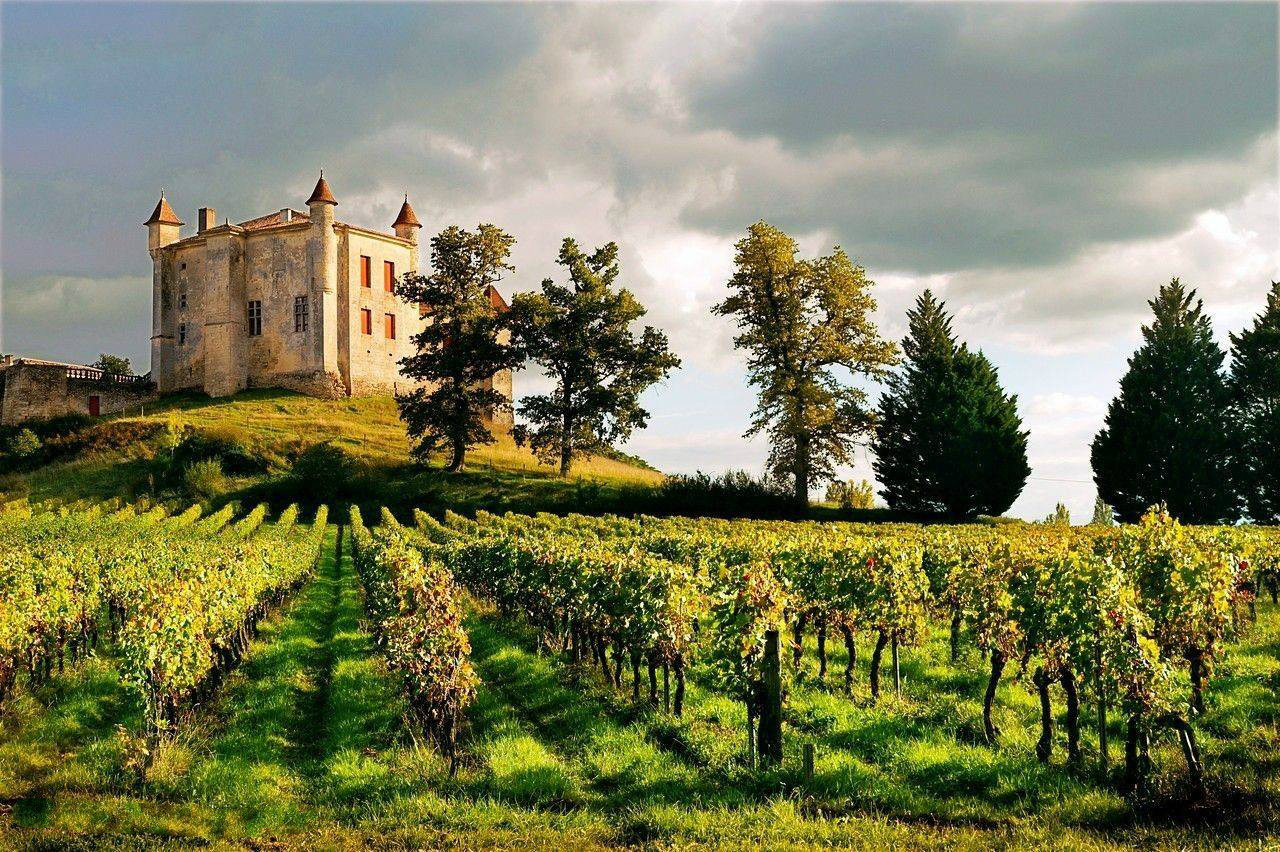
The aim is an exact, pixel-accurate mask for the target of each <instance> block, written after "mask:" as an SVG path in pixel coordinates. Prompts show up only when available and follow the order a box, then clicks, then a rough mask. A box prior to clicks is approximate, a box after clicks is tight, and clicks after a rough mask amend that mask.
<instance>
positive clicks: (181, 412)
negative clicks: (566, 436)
mask: <svg viewBox="0 0 1280 852" xmlns="http://www.w3.org/2000/svg"><path fill="white" fill-rule="evenodd" d="M116 422H120V423H129V422H144V423H154V424H159V425H163V426H172V427H174V428H176V429H182V428H184V427H194V428H196V429H215V430H216V429H221V430H233V431H235V432H236V433H238V434H242V435H244V436H246V437H247V438H248V439H249V440H251V441H252V442H253V443H254V444H255V446H256V448H257V449H259V450H260V451H261V452H262V453H263V454H264V455H266V456H267V457H270V458H274V459H278V460H280V459H283V458H284V457H285V456H286V455H287V454H288V453H289V452H290V451H291V450H292V451H296V450H297V449H298V448H299V447H301V446H305V445H308V444H315V443H320V442H324V441H328V442H332V443H333V444H335V445H336V446H338V447H341V448H342V449H343V450H345V451H346V452H347V453H349V454H350V455H351V456H353V457H354V458H355V459H356V461H357V462H358V464H359V466H360V469H361V473H362V476H361V477H360V481H359V483H357V484H358V485H359V486H360V489H361V492H360V493H359V494H356V495H352V496H353V497H355V498H356V499H357V501H358V502H361V503H364V504H367V505H369V506H378V505H388V506H391V507H393V508H396V509H397V510H405V511H407V510H408V509H409V508H410V507H417V508H424V509H437V510H438V509H443V508H445V507H448V508H453V509H456V510H459V511H466V510H474V509H477V508H485V509H489V510H490V511H498V512H502V511H507V510H515V511H526V512H527V511H544V510H545V511H560V512H564V511H580V510H592V509H595V510H603V509H618V508H621V507H622V506H625V505H626V504H627V502H628V501H630V500H632V499H634V495H635V494H637V493H641V494H642V493H643V492H645V491H647V490H649V489H651V488H652V487H653V486H655V485H657V484H658V483H660V482H661V481H662V479H663V476H662V474H660V473H658V472H657V471H654V470H652V469H649V468H646V467H643V466H640V465H638V464H632V463H629V462H627V461H625V460H620V459H613V458H604V457H598V456H596V457H593V456H587V457H585V458H583V459H582V460H581V461H579V462H576V463H575V465H574V469H573V472H572V474H571V475H570V476H569V477H568V478H564V477H560V476H559V475H558V474H557V471H556V468H554V467H552V466H549V465H546V464H542V463H540V462H539V461H538V460H537V459H536V458H534V456H533V455H532V454H531V453H530V452H529V451H528V450H526V449H523V448H521V447H518V446H516V445H515V442H514V441H513V440H512V439H511V436H510V435H509V434H506V433H501V434H497V435H495V442H494V443H493V444H489V445H487V446H479V447H476V448H474V449H473V450H472V451H471V453H470V454H469V455H468V465H467V469H466V471H464V472H462V473H460V474H450V475H446V474H444V472H443V471H442V470H441V469H440V468H439V467H438V466H433V467H423V466H421V465H417V464H412V463H411V462H410V459H409V442H408V439H407V438H406V436H405V431H404V424H403V423H402V422H401V421H400V419H399V416H398V414H397V411H396V404H395V400H394V399H393V398H391V397H389V396H387V397H363V398H353V399H344V400H336V401H334V400H320V399H314V398H312V397H307V396H302V395H300V394H296V393H291V392H288V391H281V390H255V391H246V392H243V393H240V394H237V395H236V396H234V397H230V398H226V399H218V400H212V399H209V398H207V397H203V396H195V395H179V396H174V397H167V398H165V399H164V400H161V401H159V402H157V403H156V404H155V405H148V406H145V407H144V408H143V409H140V410H135V411H130V412H128V415H127V416H124V417H121V418H117V421H116ZM161 444H162V439H155V440H151V441H142V442H138V443H136V444H131V445H127V446H124V447H121V448H119V449H117V450H115V451H111V452H98V453H93V454H87V455H82V456H80V457H77V458H74V459H71V460H68V461H62V462H58V463H55V464H50V465H47V466H44V467H40V468H37V469H35V470H33V471H30V472H27V473H21V474H10V475H8V476H5V477H0V493H9V494H27V495H29V496H30V497H31V499H33V500H51V499H56V500H62V501H67V502H70V501H74V500H78V499H93V500H103V499H109V498H111V497H117V496H124V497H126V498H134V497H139V496H144V495H145V496H159V497H161V498H166V497H167V498H174V499H181V498H182V496H183V495H180V494H175V493H166V492H165V490H164V487H163V486H162V485H161V484H158V483H156V482H155V481H154V476H153V474H152V473H151V470H152V465H150V464H149V462H150V461H151V460H152V459H153V458H154V457H155V456H156V454H157V453H160V452H163V449H162V447H161V446H160V445H161ZM283 464H284V463H283V462H282V461H278V462H277V463H276V464H275V465H274V466H273V469H272V470H268V471H266V472H264V473H262V474H255V475H249V476H239V477H231V479H230V483H229V485H230V488H229V490H228V492H227V493H226V494H225V495H224V496H223V497H222V498H221V499H220V501H218V502H225V501H227V500H233V499H235V500H240V501H242V502H246V503H249V502H254V501H257V500H263V499H266V500H272V501H273V502H279V503H281V504H282V506H281V507H280V508H282V507H283V504H286V503H288V502H291V501H292V500H294V499H299V498H302V499H305V496H306V495H298V494H294V493H290V491H289V485H288V483H287V482H286V481H285V474H286V473H287V470H286V469H284V468H283V467H282V465H283Z"/></svg>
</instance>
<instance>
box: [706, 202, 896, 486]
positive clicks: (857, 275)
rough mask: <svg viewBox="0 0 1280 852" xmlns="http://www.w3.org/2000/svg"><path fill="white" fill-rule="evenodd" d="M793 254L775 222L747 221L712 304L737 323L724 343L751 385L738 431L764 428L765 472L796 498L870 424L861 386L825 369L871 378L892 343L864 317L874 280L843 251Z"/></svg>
mask: <svg viewBox="0 0 1280 852" xmlns="http://www.w3.org/2000/svg"><path fill="white" fill-rule="evenodd" d="M798 255H799V250H798V247H797V246H796V242H795V240H793V239H792V238H791V237H789V236H787V235H786V234H785V233H783V232H782V231H780V230H779V229H777V228H775V227H773V226H772V225H769V224H767V223H765V222H757V223H756V224H754V225H752V226H751V227H750V228H749V229H748V231H747V236H746V237H745V238H743V239H742V240H740V241H739V242H738V244H737V254H736V255H735V258H734V265H735V271H734V274H733V277H732V278H731V279H729V291H730V294H729V296H728V298H726V299H725V300H724V301H723V302H720V303H719V304H718V305H716V306H715V307H714V308H713V309H712V310H713V311H714V312H715V313H717V314H720V315H721V316H731V317H733V318H734V320H735V321H736V322H737V325H738V329H739V334H738V335H737V336H736V337H735V338H734V341H733V342H734V346H736V347H737V348H738V349H743V350H746V352H747V353H748V357H747V376H748V380H749V381H750V382H751V384H753V385H755V386H756V388H758V390H759V400H758V402H757V405H756V410H755V413H754V414H753V417H752V421H751V428H750V429H749V430H748V431H747V436H748V437H749V436H751V435H755V434H759V433H761V432H767V434H768V436H769V443H770V451H769V461H768V467H769V471H770V474H771V476H773V477H774V478H775V479H777V480H779V481H784V480H786V481H790V482H791V483H792V484H793V486H794V496H795V500H796V502H797V503H801V504H805V503H807V502H808V500H809V489H810V488H811V487H813V486H815V485H818V484H821V483H822V482H824V481H827V480H829V479H831V477H832V476H833V475H834V473H835V468H836V467H837V466H838V465H842V464H848V463H849V462H850V461H851V454H852V450H853V447H854V446H855V445H856V443H857V441H858V440H859V439H861V438H863V437H865V436H866V435H867V434H868V433H869V432H870V431H871V428H872V423H873V418H874V415H873V412H872V411H871V409H870V406H868V404H867V395H866V393H865V392H864V391H863V390H861V389H860V388H856V387H852V386H850V385H847V384H844V383H843V382H842V381H841V377H840V376H839V375H837V373H836V371H835V368H843V369H844V370H845V371H847V372H848V373H849V374H852V375H853V376H867V377H871V378H879V377H880V376H882V375H884V374H885V372H886V371H887V369H888V367H889V365H891V364H893V362H894V359H895V356H896V347H895V346H894V345H893V344H892V343H891V342H887V341H885V340H882V339H881V338H880V335H879V332H878V331H877V330H876V327H875V324H874V323H873V322H872V321H871V313H872V311H874V310H875V306H876V303H875V300H874V299H873V298H872V297H871V288H872V286H874V282H872V281H871V280H869V279H868V278H867V277H866V273H865V272H864V270H863V269H862V267H860V266H857V265H855V264H854V263H853V261H852V260H850V259H849V256H848V255H847V254H845V252H844V250H842V249H841V248H839V247H836V249H835V250H834V251H833V252H832V253H831V254H829V255H826V256H825V257H818V258H814V259H812V260H806V259H802V258H800V257H799V256H798Z"/></svg>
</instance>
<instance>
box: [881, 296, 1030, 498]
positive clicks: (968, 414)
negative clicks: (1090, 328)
mask: <svg viewBox="0 0 1280 852" xmlns="http://www.w3.org/2000/svg"><path fill="white" fill-rule="evenodd" d="M944 308H945V304H944V303H942V302H939V301H937V300H936V299H935V298H934V297H933V294H932V293H931V292H929V291H928V290H926V291H925V292H924V293H923V294H921V296H920V298H919V299H917V300H916V305H915V308H914V309H912V310H910V311H908V312H907V319H908V333H907V337H906V338H905V339H904V340H903V341H902V351H903V354H904V356H905V363H904V365H903V368H902V370H900V371H899V372H898V373H896V374H894V375H893V376H892V377H890V379H889V381H888V390H887V391H886V393H885V394H884V396H883V397H881V400H880V417H879V421H878V423H877V426H876V433H875V440H874V442H873V448H874V450H875V453H876V461H875V470H876V476H877V477H878V478H879V480H880V483H881V486H882V490H881V493H882V494H883V496H884V498H885V500H886V501H887V502H888V503H889V505H890V506H891V507H893V508H895V509H902V510H906V511H914V512H944V513H946V514H948V515H953V516H956V517H965V518H968V517H973V516H974V515H978V514H988V515H999V514H1001V513H1003V512H1005V511H1006V510H1007V509H1008V508H1009V507H1010V506H1011V505H1013V501H1014V500H1016V499H1017V498H1018V495H1019V494H1020V493H1021V492H1022V487H1023V486H1024V485H1025V484H1026V480H1027V476H1028V475H1029V474H1030V473H1031V469H1030V467H1029V466H1028V465H1027V433H1026V432H1025V431H1023V429H1022V420H1021V419H1020V418H1019V417H1018V410H1017V397H1015V396H1009V395H1006V394H1005V392H1004V390H1003V389H1002V388H1001V387H1000V381H999V376H998V375H997V373H996V369H995V367H994V366H993V365H992V364H991V362H990V361H988V360H987V358H986V356H985V355H983V354H982V353H981V352H972V351H970V350H969V348H968V346H966V345H965V344H963V343H960V344H957V342H956V339H955V335H954V334H953V332H952V329H951V318H950V317H949V316H948V315H947V313H946V311H945V310H944Z"/></svg>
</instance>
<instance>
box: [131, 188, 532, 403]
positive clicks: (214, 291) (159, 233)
mask: <svg viewBox="0 0 1280 852" xmlns="http://www.w3.org/2000/svg"><path fill="white" fill-rule="evenodd" d="M337 204H338V202H337V201H336V200H335V199H334V197H333V194H332V193H331V191H330V190H329V186H328V184H327V183H326V182H325V180H324V176H323V175H321V178H320V181H319V182H318V183H317V184H316V188H315V191H314V192H312V194H311V198H310V199H308V201H307V209H308V212H306V213H302V212H300V211H296V210H292V209H289V208H285V209H283V210H280V211H279V212H277V213H272V214H269V215H267V216H261V217H259V218H257V219H251V220H249V221H247V222H241V223H239V224H231V223H230V222H224V223H223V224H222V225H218V224H217V223H216V220H215V214H214V211H213V210H211V209H209V208H202V209H201V210H200V212H199V214H198V219H199V222H198V226H197V230H196V233H195V234H192V235H191V236H188V237H185V238H183V237H181V236H180V233H179V231H180V228H181V225H182V224H183V223H182V222H180V221H179V220H178V218H177V216H176V215H175V214H174V212H173V210H172V208H171V207H170V206H169V204H168V202H167V201H166V200H165V199H164V198H163V197H161V199H160V202H159V203H158V204H157V205H156V209H155V212H153V213H152V215H151V219H150V220H148V221H147V223H146V225H147V232H148V247H149V249H150V252H151V258H152V297H153V298H152V306H153V307H152V337H151V375H152V378H153V379H154V381H155V383H156V385H157V387H158V389H159V391H160V393H170V392H173V391H178V390H184V389H195V390H202V391H204V392H206V393H208V394H209V395H210V396H226V395H228V394H232V393H235V392H236V391H239V390H243V389H245V388H251V387H282V388H289V389H293V390H297V391H301V392H303V393H307V394H311V395H314V396H321V397H338V396H361V395H373V394H379V393H392V392H395V391H397V390H404V389H405V388H406V387H409V386H412V384H413V382H412V380H410V379H407V378H406V377H405V376H404V375H402V374H401V373H400V369H399V363H398V362H399V360H400V359H401V358H403V357H405V356H406V355H410V354H412V353H413V343H412V340H411V338H412V337H413V335H415V334H416V333H417V332H418V331H420V330H421V328H422V325H423V323H424V322H426V320H425V319H424V318H423V316H422V315H421V312H420V311H419V309H418V307H417V306H415V305H408V304H406V303H404V302H403V301H401V300H400V299H399V298H398V297H397V296H396V295H395V293H394V292H392V291H391V284H392V283H393V282H394V281H395V279H396V278H398V277H399V276H401V275H403V274H405V273H408V272H417V271H418V262H419V249H418V231H419V230H420V228H421V225H420V224H419V223H418V220H417V218H416V217H415V216H414V213H413V209H412V208H411V207H410V206H409V202H408V199H407V198H406V199H405V202H404V205H403V207H402V208H401V210H400V215H399V217H397V219H396V222H395V225H394V226H393V228H394V231H395V233H394V234H387V233H382V232H379V231H373V230H368V229H365V228H359V227H356V226H354V225H349V224H346V223H344V222H338V221H336V220H335V218H334V208H335V207H336V206H337ZM493 297H495V298H496V299H497V300H498V301H499V302H500V301H501V296H498V295H497V294H496V292H495V293H494V294H493ZM494 385H495V386H496V387H499V388H502V389H504V390H505V391H506V392H507V393H510V390H511V376H510V374H509V373H506V374H504V375H501V376H496V377H495V378H494Z"/></svg>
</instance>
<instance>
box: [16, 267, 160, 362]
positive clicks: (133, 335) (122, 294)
mask: <svg viewBox="0 0 1280 852" xmlns="http://www.w3.org/2000/svg"><path fill="white" fill-rule="evenodd" d="M5 283H6V284H7V285H9V286H7V287H5V288H3V292H0V305H2V306H3V310H0V314H2V315H3V319H4V334H3V339H0V351H16V352H19V353H25V354H30V355H36V356H45V357H54V358H63V359H66V360H71V361H77V362H87V361H92V360H94V359H96V358H97V356H98V354H99V353H101V352H111V353H119V354H123V355H126V356H128V357H130V358H131V359H132V360H133V363H134V365H135V367H141V370H140V372H146V369H147V367H146V364H147V361H148V359H149V354H150V353H149V349H148V345H147V341H148V340H149V339H150V337H151V279H150V278H149V277H147V278H140V277H136V276H131V275H121V276H114V277H105V278H94V277H84V276H62V275H46V276H36V277H33V278H29V279H19V280H17V281H16V282H15V281H13V280H12V279H9V280H7V281H6V282H5Z"/></svg>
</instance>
